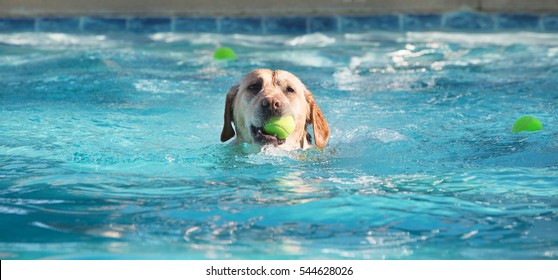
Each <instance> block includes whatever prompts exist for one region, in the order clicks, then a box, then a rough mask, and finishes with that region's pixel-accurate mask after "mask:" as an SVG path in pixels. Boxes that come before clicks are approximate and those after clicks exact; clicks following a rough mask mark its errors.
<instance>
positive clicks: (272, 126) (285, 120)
mask: <svg viewBox="0 0 558 280" xmlns="http://www.w3.org/2000/svg"><path fill="white" fill-rule="evenodd" d="M295 126H296V125H295V121H294V118H293V117H292V116H286V117H281V118H272V119H270V120H269V121H268V122H266V123H265V125H264V127H263V131H264V132H265V133H267V134H269V135H275V137H277V139H281V140H285V139H287V137H289V135H291V133H293V131H294V130H295Z"/></svg>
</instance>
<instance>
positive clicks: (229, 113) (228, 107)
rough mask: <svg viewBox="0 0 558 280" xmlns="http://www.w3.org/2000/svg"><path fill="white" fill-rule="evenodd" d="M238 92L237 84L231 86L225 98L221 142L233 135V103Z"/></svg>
mask: <svg viewBox="0 0 558 280" xmlns="http://www.w3.org/2000/svg"><path fill="white" fill-rule="evenodd" d="M237 93H238V85H236V86H232V87H231V88H230V89H229V93H227V100H226V101H225V123H223V131H221V142H225V141H227V140H229V139H231V138H233V137H234V135H235V133H234V128H233V126H232V123H233V103H234V98H235V97H236V94H237Z"/></svg>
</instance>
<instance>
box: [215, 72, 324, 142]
mask: <svg viewBox="0 0 558 280" xmlns="http://www.w3.org/2000/svg"><path fill="white" fill-rule="evenodd" d="M284 116H292V117H293V118H294V120H295V129H294V131H293V132H292V133H291V134H290V135H289V136H288V137H287V139H284V140H280V139H277V138H276V137H275V136H273V135H267V134H265V133H264V132H263V129H262V127H263V126H264V124H265V123H266V122H267V121H268V120H269V119H270V118H274V117H284ZM233 124H234V128H233ZM308 125H312V128H313V131H314V141H315V143H316V146H318V147H320V148H323V147H324V146H325V145H326V143H327V139H328V137H329V127H328V124H327V122H326V120H325V118H324V116H323V114H322V112H321V111H320V108H319V107H318V105H316V102H315V101H314V97H313V96H312V93H311V92H310V91H309V90H307V89H306V86H304V84H303V83H302V82H301V81H300V80H299V79H298V78H297V77H296V76H295V75H293V74H291V73H289V72H286V71H282V70H276V71H271V70H268V69H258V70H254V71H252V72H250V73H248V74H246V76H244V77H243V78H242V79H241V80H240V81H239V83H238V85H235V86H233V87H231V88H230V90H229V93H228V94H227V99H226V102H225V123H224V125H223V131H222V132H221V141H223V142H225V141H227V140H229V139H231V138H232V137H234V136H235V130H236V142H237V143H243V142H246V143H256V144H260V145H274V146H279V147H282V148H285V149H296V148H302V149H305V148H308V146H309V139H310V137H309V134H308V130H307V128H308Z"/></svg>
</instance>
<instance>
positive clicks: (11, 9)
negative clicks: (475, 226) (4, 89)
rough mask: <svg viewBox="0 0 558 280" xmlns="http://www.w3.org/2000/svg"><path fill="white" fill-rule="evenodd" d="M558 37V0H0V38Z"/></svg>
mask: <svg viewBox="0 0 558 280" xmlns="http://www.w3.org/2000/svg"><path fill="white" fill-rule="evenodd" d="M374 30H384V31H467V32H471V31H472V32H474V31H479V32H491V31H515V30H521V31H535V32H558V0H531V1H525V0H449V1H442V0H422V1H409V0H395V1H379V0H310V1H298V0H284V1H271V0H260V1H248V0H236V1H228V0H213V1H208V0H186V1H177V0H157V1H155V0H137V1H122V0H110V1H109V0H99V1H89V0H87V1H86V0H49V1H44V0H0V32H33V31H38V32H93V33H95V32H102V33H106V32H118V31H132V32H141V33H151V32H208V33H225V34H226V33H240V34H305V33H313V32H333V33H345V32H349V33H350V32H368V31H374Z"/></svg>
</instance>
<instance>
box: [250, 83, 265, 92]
mask: <svg viewBox="0 0 558 280" xmlns="http://www.w3.org/2000/svg"><path fill="white" fill-rule="evenodd" d="M261 89H262V84H261V83H254V84H251V85H249V86H248V90H250V91H255V92H259V91H260V90H261Z"/></svg>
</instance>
